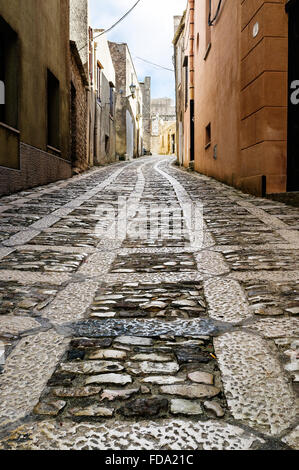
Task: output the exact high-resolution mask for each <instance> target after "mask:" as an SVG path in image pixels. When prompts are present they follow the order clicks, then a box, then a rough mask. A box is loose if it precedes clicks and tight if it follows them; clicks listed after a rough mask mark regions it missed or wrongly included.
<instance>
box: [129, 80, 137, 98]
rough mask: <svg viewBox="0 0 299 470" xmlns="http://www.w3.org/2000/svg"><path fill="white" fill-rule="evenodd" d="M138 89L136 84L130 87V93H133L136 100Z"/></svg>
mask: <svg viewBox="0 0 299 470" xmlns="http://www.w3.org/2000/svg"><path fill="white" fill-rule="evenodd" d="M136 88H137V86H136V85H134V83H132V85H130V92H131V96H132V98H135V93H136Z"/></svg>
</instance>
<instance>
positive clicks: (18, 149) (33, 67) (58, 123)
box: [0, 0, 72, 194]
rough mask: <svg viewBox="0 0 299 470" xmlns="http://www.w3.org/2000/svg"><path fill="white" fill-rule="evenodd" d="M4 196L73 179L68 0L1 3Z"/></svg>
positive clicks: (0, 190) (0, 181)
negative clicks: (3, 97)
mask: <svg viewBox="0 0 299 470" xmlns="http://www.w3.org/2000/svg"><path fill="white" fill-rule="evenodd" d="M0 38H1V48H0V82H3V83H4V86H5V104H2V105H0V194H8V193H11V192H15V191H20V190H22V189H25V188H30V187H33V186H37V185H41V184H46V183H50V182H52V181H56V180H58V179H63V178H68V177H70V176H71V175H72V164H71V146H70V121H71V105H70V102H71V100H70V96H71V72H70V70H71V67H70V61H71V54H70V42H69V41H70V33H69V0H51V2H49V1H47V2H45V1H43V2H35V1H26V2H24V1H22V2H20V1H9V2H8V1H7V0H0Z"/></svg>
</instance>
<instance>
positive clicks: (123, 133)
mask: <svg viewBox="0 0 299 470" xmlns="http://www.w3.org/2000/svg"><path fill="white" fill-rule="evenodd" d="M109 47H110V52H111V56H112V61H113V65H114V68H115V73H116V99H115V101H116V104H115V106H116V110H115V117H116V154H117V155H118V157H119V158H121V159H126V160H131V159H132V158H136V157H139V156H141V155H142V154H143V94H142V90H141V87H140V84H139V81H138V77H137V74H136V70H135V67H134V63H133V60H132V57H131V54H130V51H129V48H128V45H127V44H125V43H115V42H109ZM132 86H133V87H134V89H133V88H132ZM132 90H134V93H133V95H132Z"/></svg>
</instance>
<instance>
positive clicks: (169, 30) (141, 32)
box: [90, 0, 187, 98]
mask: <svg viewBox="0 0 299 470" xmlns="http://www.w3.org/2000/svg"><path fill="white" fill-rule="evenodd" d="M134 3H135V0H90V25H91V26H92V27H93V28H105V29H107V28H109V27H110V26H111V25H112V24H113V23H115V22H116V21H117V20H118V19H119V18H121V16H123V15H124V13H126V12H127V11H128V10H129V9H130V8H131V7H132V6H133V5H134ZM186 4H187V0H141V2H140V3H139V4H138V5H137V7H136V8H135V9H134V10H133V11H132V13H131V14H130V15H129V16H128V17H127V18H126V19H125V20H124V21H122V22H121V23H120V24H119V25H118V26H117V27H116V28H115V29H113V30H112V31H111V32H110V33H108V35H107V36H108V39H109V40H110V41H115V42H126V43H128V45H129V48H130V51H131V54H132V57H133V60H134V64H135V67H136V70H137V74H138V76H139V79H140V80H143V79H144V77H145V76H146V75H149V76H151V77H152V97H153V98H159V97H164V96H169V97H172V98H173V97H174V74H173V73H172V72H168V71H166V70H165V71H164V70H162V69H158V68H156V67H154V66H152V65H149V64H146V63H145V62H142V61H140V60H138V59H137V58H136V57H142V58H144V59H146V60H148V61H151V62H154V63H156V64H159V65H162V66H164V67H168V68H170V69H173V62H172V56H173V45H172V39H173V36H174V26H173V17H174V16H175V15H181V14H182V13H183V11H184V9H185V8H186Z"/></svg>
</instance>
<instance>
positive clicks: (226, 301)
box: [204, 278, 252, 323]
mask: <svg viewBox="0 0 299 470" xmlns="http://www.w3.org/2000/svg"><path fill="white" fill-rule="evenodd" d="M204 292H205V296H206V299H207V302H208V304H209V316H210V317H211V318H213V319H215V320H220V321H226V322H232V323H238V322H241V321H243V320H246V319H247V318H250V317H252V313H251V312H250V310H249V305H248V302H247V299H246V296H245V294H244V291H243V289H242V287H241V286H240V284H239V283H238V282H237V281H235V280H233V279H223V278H221V279H219V278H214V279H208V280H206V281H205V282H204Z"/></svg>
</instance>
